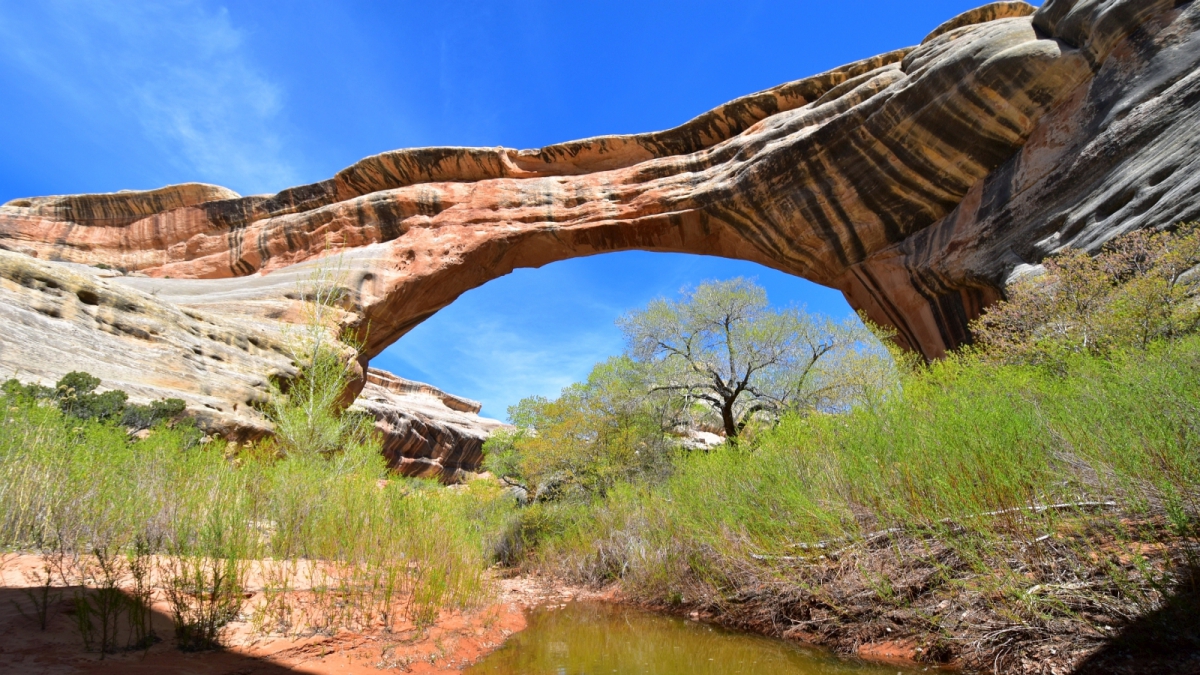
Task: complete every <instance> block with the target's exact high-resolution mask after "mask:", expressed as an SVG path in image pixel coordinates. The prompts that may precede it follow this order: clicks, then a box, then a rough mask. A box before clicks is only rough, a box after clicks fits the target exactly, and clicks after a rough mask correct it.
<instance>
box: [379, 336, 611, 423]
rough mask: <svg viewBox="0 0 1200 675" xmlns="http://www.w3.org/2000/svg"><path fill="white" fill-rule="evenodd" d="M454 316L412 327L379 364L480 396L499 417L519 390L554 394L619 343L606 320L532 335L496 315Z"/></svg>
mask: <svg viewBox="0 0 1200 675" xmlns="http://www.w3.org/2000/svg"><path fill="white" fill-rule="evenodd" d="M461 318H466V317H461ZM461 318H459V317H452V320H449V321H443V322H439V324H438V325H436V326H430V328H432V329H433V330H429V331H423V330H422V329H421V328H420V327H419V328H418V329H417V330H415V331H414V332H413V333H412V334H410V335H408V336H406V337H405V338H404V339H403V340H401V341H400V343H398V344H397V345H396V346H394V347H393V348H391V349H389V350H388V352H387V353H386V357H384V358H383V359H381V361H383V362H381V363H380V364H379V365H380V366H381V367H384V368H395V369H398V370H401V371H402V372H404V373H406V374H408V375H409V376H410V377H414V378H417V379H422V378H425V379H426V380H429V381H432V382H433V383H434V384H437V385H438V386H441V387H444V388H446V389H449V390H450V391H453V392H454V393H457V394H462V395H465V396H469V397H471V398H475V399H478V400H480V401H483V403H484V411H483V413H484V414H485V415H488V416H491V417H497V418H504V417H505V416H506V414H507V410H508V407H509V406H511V405H513V404H515V403H516V402H517V401H519V400H520V399H521V398H524V397H525V396H533V395H541V396H547V397H549V398H554V397H556V396H557V395H558V394H559V392H560V391H562V389H563V388H564V387H566V386H568V385H570V384H571V383H573V382H577V381H579V380H582V379H584V378H585V377H586V376H587V374H588V373H589V372H590V371H591V369H592V366H594V365H595V364H596V363H598V362H600V361H603V360H604V359H605V358H607V357H608V356H611V355H613V354H616V353H619V352H620V351H621V347H622V344H621V339H620V336H619V334H618V333H617V332H616V331H615V329H613V328H612V327H611V324H609V325H605V324H601V325H596V326H588V327H583V326H578V325H575V326H563V327H559V326H555V327H554V330H550V331H545V332H541V333H540V334H539V333H535V332H532V331H529V330H528V329H526V328H525V327H524V326H519V325H513V324H512V323H509V322H506V321H504V320H503V319H499V318H497V317H486V318H484V320H483V321H480V320H478V317H471V318H467V320H465V321H463V320H453V319H461ZM472 319H474V320H472Z"/></svg>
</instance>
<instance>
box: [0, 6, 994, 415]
mask: <svg viewBox="0 0 1200 675" xmlns="http://www.w3.org/2000/svg"><path fill="white" fill-rule="evenodd" d="M978 4H983V0H925V1H923V2H908V3H897V2H894V0H890V1H889V0H858V1H854V0H841V1H838V2H830V1H828V0H825V1H822V2H810V1H806V0H778V1H777V0H740V1H738V2H708V1H705V0H686V1H685V0H680V1H675V0H669V1H662V2H655V1H653V0H638V1H636V2H627V1H616V0H614V1H611V2H586V1H584V0H579V1H574V0H572V1H567V2H563V1H561V0H559V1H555V2H551V1H542V0H513V1H494V2H483V1H454V0H444V1H442V2H428V1H427V0H425V1H422V2H406V1H390V2H346V1H344V2H337V3H332V2H330V3H318V2H311V1H307V0H292V1H290V2H260V1H254V2H208V1H204V0H163V1H161V2H154V3H149V2H147V3H139V2H135V1H133V0H81V1H72V2H67V1H59V0H38V2H29V1H28V0H0V91H3V92H4V96H3V99H2V101H3V103H2V107H0V115H3V124H0V202H4V201H8V200H10V199H14V198H17V197H28V196H35V195H46V194H63V193H79V192H101V191H112V190H120V189H147V188H154V187H159V186H162V185H166V184H170V183H180V182H185V181H203V182H210V183H217V184H220V185H224V186H226V187H230V188H232V189H234V190H237V191H238V192H241V193H242V194H256V193H267V192H275V191H277V190H279V189H281V188H284V187H288V186H291V185H297V184H301V183H308V182H313V181H317V180H321V179H324V178H328V177H329V176H332V175H333V174H334V173H335V172H336V171H338V170H339V169H341V168H343V167H345V166H347V165H349V164H351V163H353V162H355V161H357V160H358V159H360V158H362V157H365V156H368V155H372V154H375V153H378V152H382V151H385V150H390V149H394V148H401V147H415V146H427V145H478V146H496V145H504V146H508V147H516V148H533V147H540V146H543V145H547V144H550V143H555V142H560V141H566V140H571V139H576V138H583V137H587V136H594V135H599V134H609V133H635V132H642V131H652V130H656V129H664V128H668V127H672V126H675V125H677V124H679V123H681V122H684V121H686V120H687V119H689V118H691V117H693V116H695V115H697V114H699V113H702V112H704V111H705V110H708V109H709V108H712V107H714V106H716V105H719V104H721V103H723V102H725V101H727V100H729V99H732V98H736V97H738V96H741V95H743V94H747V93H750V92H753V91H757V90H760V89H765V88H767V87H771V86H774V85H776V84H779V83H782V82H786V81H788V80H794V79H798V78H801V77H805V76H807V75H812V74H815V73H818V72H821V71H823V70H827V69H829V68H832V67H835V66H838V65H841V64H843V63H846V62H849V61H853V60H856V59H859V58H863V57H866V56H871V55H874V54H878V53H880V52H884V51H888V50H891V49H895V48H897V47H903V46H906V45H912V44H916V43H918V42H919V41H920V40H921V38H922V37H924V36H925V35H926V34H927V33H928V32H929V31H930V30H932V29H933V28H934V27H936V26H937V25H938V24H939V23H941V22H942V21H944V20H946V19H949V18H950V17H952V16H954V15H955V14H957V13H959V12H961V11H964V10H966V9H969V8H971V7H973V6H976V5H978ZM734 276H748V277H755V278H757V279H758V281H759V283H761V284H763V285H764V286H766V288H767V292H768V295H769V297H770V299H771V301H772V302H773V303H776V304H780V305H783V304H791V303H796V304H804V305H807V307H808V308H809V310H810V311H817V312H823V313H826V314H832V315H835V316H843V315H845V314H848V313H849V311H850V310H849V307H848V306H847V305H846V303H845V301H844V300H843V299H842V297H841V295H840V294H839V293H837V292H834V291H830V290H829V289H825V288H821V287H819V286H815V285H814V284H811V283H808V282H805V281H803V280H800V279H796V278H794V277H789V276H787V275H784V274H781V273H778V272H774V271H772V270H768V269H766V268H763V267H759V266H757V265H753V264H750V263H742V262H738V261H729V260H722V259H716V258H706V257H698V256H683V255H667V254H650V253H640V252H629V253H615V254H608V255H603V256H596V257H591V258H580V259H576V260H570V261H564V262H559V263H555V264H552V265H548V266H546V267H543V268H541V269H537V270H518V271H517V272H515V273H513V274H511V275H509V276H507V277H504V278H501V279H497V280H495V281H492V282H490V283H489V284H487V285H485V286H483V287H481V288H478V289H475V290H473V291H470V292H468V293H467V294H465V295H464V296H462V297H461V298H460V299H459V300H458V301H457V302H456V303H454V304H453V305H451V306H450V307H448V308H447V309H446V310H444V311H442V312H440V313H439V314H437V315H436V316H434V317H433V318H431V319H430V320H428V321H426V322H425V323H424V324H422V325H421V326H418V327H417V328H416V329H415V330H414V331H413V332H412V333H410V334H409V335H407V336H406V337H404V338H403V339H402V340H401V341H399V342H397V343H396V344H395V345H393V346H392V347H391V348H389V349H388V350H387V351H386V352H385V353H384V354H382V355H381V356H380V357H378V358H377V359H376V360H375V362H374V365H377V366H379V367H382V368H386V369H388V370H392V371H393V372H396V373H397V374H400V375H403V376H406V377H411V378H414V379H420V380H424V381H426V382H430V383H432V384H435V385H437V386H440V387H442V388H444V389H446V390H448V391H451V392H454V393H457V394H461V395H464V396H468V397H471V398H475V399H478V400H481V401H483V403H484V413H485V414H489V415H491V416H494V417H500V418H503V417H504V416H505V414H506V413H505V411H506V408H507V406H509V405H511V404H512V403H515V402H516V401H517V400H518V399H520V398H521V397H522V396H526V395H529V394H543V395H550V396H552V395H554V394H556V393H557V392H558V390H559V389H561V388H562V387H563V386H565V385H566V384H569V383H570V382H573V381H576V380H579V379H581V378H583V377H584V376H586V374H587V372H588V370H589V369H590V367H591V366H592V364H594V363H595V362H597V361H599V360H601V359H603V358H604V357H606V356H608V355H611V354H614V353H617V352H619V351H620V350H621V348H622V343H621V336H620V334H619V332H618V331H617V330H616V327H615V326H614V324H613V321H614V320H615V319H616V317H617V316H619V315H620V314H622V313H624V312H626V311H629V310H631V309H634V308H636V307H638V306H640V305H643V304H645V303H646V302H647V301H648V300H650V299H652V298H654V297H657V296H662V295H673V294H675V293H677V292H678V291H679V289H680V288H681V287H683V286H688V285H695V284H697V283H700V282H701V281H703V280H706V279H724V278H730V277H734Z"/></svg>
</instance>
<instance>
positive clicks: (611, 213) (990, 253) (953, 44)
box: [0, 0, 1200, 405]
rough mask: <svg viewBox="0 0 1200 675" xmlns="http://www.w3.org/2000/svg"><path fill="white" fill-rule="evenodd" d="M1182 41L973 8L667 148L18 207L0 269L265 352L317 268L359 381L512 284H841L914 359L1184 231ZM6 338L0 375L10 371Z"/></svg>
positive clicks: (13, 353)
mask: <svg viewBox="0 0 1200 675" xmlns="http://www.w3.org/2000/svg"><path fill="white" fill-rule="evenodd" d="M1198 26H1200V9H1197V8H1196V7H1195V5H1194V3H1192V2H1175V1H1174V0H1048V1H1047V2H1046V3H1045V4H1044V5H1043V6H1042V7H1041V8H1040V9H1035V8H1034V7H1032V6H1030V5H1027V4H1025V3H1022V2H1001V3H993V4H991V5H987V6H985V7H981V8H979V9H976V10H972V11H971V12H967V13H966V14H964V15H962V16H959V17H956V18H954V19H952V20H951V21H948V22H947V23H946V24H944V25H943V26H941V27H939V28H938V29H937V30H936V31H934V33H932V34H931V35H930V36H929V37H928V38H927V39H926V40H925V41H924V42H923V43H922V44H921V45H919V46H916V47H913V48H909V49H903V50H899V51H896V52H891V53H888V54H884V55H881V56H878V57H875V58H872V59H867V60H864V61H860V62H857V63H853V64H850V65H847V66H844V67H842V68H838V69H836V70H833V71H830V72H828V73H824V74H821V75H817V76H815V77H810V78H807V79H803V80H798V81H796V82H791V83H787V84H783V85H780V86H778V87H776V88H774V89H770V90H767V91H764V92H760V93H757V94H752V95H749V96H746V97H744V98H741V99H738V100H735V101H732V102H730V103H728V104H726V105H724V106H721V107H719V108H717V109H715V110H713V111H710V112H708V113H706V114H704V115H701V116H700V117H697V118H696V119H694V120H692V121H690V122H688V123H686V124H684V125H682V126H680V127H677V128H675V129H671V130H668V131H662V132H656V133H648V134H642V135H631V136H607V137H599V138H592V139H587V140H582V141H576V142H572V143H565V144H562V145H555V146H549V147H546V148H542V149H540V150H522V151H517V150H510V149H506V148H425V149H416V150H399V151H395V152H389V153H384V154H382V155H378V156H375V157H370V158H368V159H365V160H363V161H361V162H359V163H358V164H355V165H354V166H352V167H349V168H348V169H346V170H344V171H342V172H340V173H339V174H338V175H336V176H334V177H333V178H331V179H329V180H326V181H323V182H321V183H316V184H313V185H306V186H301V187H297V188H292V189H289V190H285V191H284V192H281V193H279V194H276V195H271V196H255V197H240V196H237V195H236V194H233V193H232V192H230V191H228V190H225V189H223V188H218V187H214V186H208V185H198V184H190V185H182V186H172V187H167V188H162V189H160V190H154V191H150V192H122V193H114V194H107V195H77V196H65V197H43V198H31V199H21V200H15V201H12V202H9V203H8V204H6V205H5V206H3V207H0V247H2V248H4V249H7V250H9V251H11V252H15V253H14V254H24V256H32V257H36V258H37V259H38V262H39V263H41V262H42V261H65V262H71V263H84V264H88V265H96V264H100V263H102V264H104V265H107V266H109V267H111V268H113V269H119V270H123V271H124V272H125V274H123V275H117V276H115V277H114V278H113V279H111V280H110V281H109V282H108V283H112V284H116V285H120V286H123V287H124V288H126V289H129V290H130V291H136V292H139V293H144V294H146V295H147V296H148V297H153V299H154V301H155V302H161V303H164V304H165V305H167V306H170V307H183V308H187V309H188V310H189V311H193V312H202V313H203V314H204V316H206V317H209V320H211V321H213V322H215V323H221V322H222V321H228V322H229V323H230V324H231V325H233V324H237V325H249V324H253V325H256V326H259V327H260V328H261V329H262V330H268V329H270V330H276V329H275V328H270V327H272V326H276V327H278V326H281V325H286V324H287V323H289V322H296V321H297V320H298V318H297V317H299V316H301V315H302V314H303V312H301V311H300V310H299V309H298V304H300V303H302V302H303V298H302V297H300V295H302V294H300V295H298V294H297V292H296V288H297V286H296V280H297V279H300V278H303V277H304V276H305V275H312V274H314V273H318V272H319V271H320V270H321V269H329V268H335V269H336V270H337V271H338V280H339V283H340V284H341V285H342V286H343V287H344V290H345V293H344V303H343V306H342V307H341V310H342V311H341V313H340V314H339V319H338V320H339V322H340V323H341V327H342V328H343V329H351V330H357V331H359V333H358V334H359V336H360V338H361V339H362V341H363V342H364V347H363V349H362V351H361V354H360V363H362V364H364V365H365V363H366V361H367V360H369V359H370V357H372V356H374V355H376V354H378V353H379V352H380V351H382V350H383V349H384V348H385V347H387V346H388V345H389V344H391V343H392V342H394V341H396V340H397V339H399V338H400V337H401V336H402V335H404V334H405V333H406V332H407V331H409V330H411V329H412V328H413V327H414V326H416V325H417V324H418V323H420V322H421V321H423V320H424V319H426V318H428V317H429V316H431V315H432V314H433V313H435V312H437V311H438V310H439V309H441V308H442V307H445V306H446V305H448V304H449V303H451V302H453V301H454V299H455V298H457V297H458V296H459V295H460V294H462V293H463V292H465V291H467V290H469V289H471V288H475V287H477V286H479V285H482V284H484V283H486V282H487V281H489V280H491V279H494V278H496V277H499V276H502V275H504V274H507V273H509V272H511V271H512V270H513V269H515V268H519V267H537V266H540V265H545V264H547V263H550V262H553V261H557V260H562V259H566V258H571V257H577V256H586V255H593V254H597V253H604V252H608V251H620V250H629V249H641V250H650V251H672V252H685V253H697V254H705V255H718V256H724V257H729V258H739V259H744V260H750V261H754V262H758V263H761V264H763V265H767V266H769V267H772V268H775V269H778V270H782V271H784V272H788V273H791V274H795V275H798V276H802V277H805V278H808V279H811V280H813V281H815V282H817V283H821V284H825V285H827V286H832V287H835V288H838V289H840V290H842V291H843V293H845V295H846V297H847V299H848V300H849V301H850V303H851V305H853V306H854V307H855V308H858V309H861V310H863V311H865V312H866V313H867V314H868V315H869V316H870V317H871V318H872V319H874V320H875V321H877V322H879V323H881V324H885V325H891V326H894V327H895V328H896V329H897V332H898V334H899V337H900V339H901V340H902V341H903V342H904V343H905V344H906V345H907V346H909V347H911V348H913V349H916V350H919V351H920V352H921V353H923V354H924V355H925V356H926V357H928V358H937V357H939V356H941V355H943V354H944V353H945V352H946V350H948V349H952V348H954V347H956V346H959V345H961V344H964V343H966V342H968V341H969V340H970V334H969V331H968V328H967V326H968V322H969V321H970V320H971V319H972V318H974V317H976V316H978V314H979V313H980V311H981V310H982V309H983V308H984V307H985V306H986V305H987V304H988V303H990V302H993V301H995V300H996V299H997V298H999V297H1001V295H1002V292H1003V287H1004V283H1005V280H1006V279H1007V278H1008V277H1009V276H1010V275H1011V274H1012V273H1013V272H1014V271H1016V270H1022V269H1025V268H1026V267H1028V266H1034V265H1037V264H1038V263H1039V261H1040V260H1041V259H1042V258H1043V257H1045V256H1046V255H1047V254H1049V253H1051V252H1053V251H1055V250H1058V249H1060V248H1062V247H1064V246H1076V247H1082V248H1086V249H1088V250H1096V249H1097V248H1099V247H1100V246H1101V245H1103V243H1104V242H1105V241H1107V240H1108V239H1110V238H1112V237H1114V236H1116V235H1119V234H1121V233H1123V232H1125V231H1127V230H1129V229H1132V228H1139V227H1164V226H1169V225H1171V224H1173V223H1174V222H1177V221H1179V220H1185V219H1194V218H1197V217H1200V189H1198V185H1197V183H1198V181H1200V171H1197V170H1196V168H1197V167H1196V166H1195V165H1196V164H1198V163H1200V152H1198V150H1200V148H1198V147H1196V146H1197V145H1200V105H1197V102H1198V99H1200V39H1198V30H1197V28H1198ZM43 264H49V263H43ZM5 283H9V285H10V286H11V285H12V282H5ZM222 317H225V318H222ZM368 327H369V330H367V328H368ZM280 330H285V329H280ZM285 332H286V330H285ZM7 339H8V338H7V337H6V336H5V337H0V346H3V347H4V348H3V349H0V366H4V365H13V364H14V363H15V362H16V361H19V360H20V359H21V358H22V352H21V350H20V348H19V347H15V346H12V345H7V344H5V342H4V341H6V340H7ZM52 339H54V338H52ZM245 367H246V368H251V369H253V368H259V366H255V365H252V364H248V365H246V366H245ZM278 368H282V366H279V367H278ZM278 368H277V369H278ZM254 372H258V373H260V374H261V372H262V370H261V368H260V369H259V370H258V371H254ZM147 377H149V376H147ZM183 389H184V390H186V387H183ZM184 393H187V392H186V391H184ZM238 396H240V394H238ZM185 398H186V397H185ZM232 404H233V402H231V403H230V405H232Z"/></svg>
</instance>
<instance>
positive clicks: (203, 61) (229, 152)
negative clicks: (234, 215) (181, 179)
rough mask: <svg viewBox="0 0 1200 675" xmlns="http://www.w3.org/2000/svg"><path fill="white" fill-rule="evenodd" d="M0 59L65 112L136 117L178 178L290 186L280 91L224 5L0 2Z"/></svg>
mask: <svg viewBox="0 0 1200 675" xmlns="http://www.w3.org/2000/svg"><path fill="white" fill-rule="evenodd" d="M0 40H2V41H3V42H4V45H3V47H2V48H0V58H2V59H5V60H9V61H10V62H11V63H12V65H14V66H16V67H19V68H23V69H26V70H28V71H29V72H30V74H31V75H32V76H34V77H35V78H37V80H38V81H39V82H40V83H42V85H43V87H44V90H45V93H47V94H50V95H52V96H54V97H56V98H58V99H59V100H61V101H62V102H63V103H64V104H66V105H69V106H72V107H73V108H75V110H74V111H73V114H81V115H102V116H111V115H118V116H124V117H126V118H131V119H133V120H135V121H136V124H137V126H138V127H140V129H141V131H142V133H143V134H144V136H145V138H146V139H147V140H149V141H150V142H151V143H152V144H153V145H154V146H155V147H156V148H157V149H158V150H159V152H161V153H162V155H163V157H165V158H170V161H171V162H172V163H174V164H175V167H176V169H179V170H180V172H181V173H183V174H184V175H189V176H194V179H195V180H205V181H209V182H217V183H222V184H225V185H228V186H229V187H232V188H234V189H236V190H239V191H243V192H263V191H274V190H278V189H280V188H282V187H285V186H287V185H291V184H293V183H294V181H295V179H296V173H297V172H296V170H295V168H294V166H293V164H292V162H290V161H289V158H288V156H287V152H286V148H285V145H284V139H283V138H282V136H281V132H280V130H281V128H283V127H284V126H285V120H284V119H283V115H282V111H283V98H284V95H283V91H282V90H281V88H280V87H279V86H278V85H276V84H274V83H273V82H272V81H271V80H270V78H269V77H268V76H267V75H265V74H264V73H263V72H262V71H261V69H259V68H258V67H256V66H255V64H254V61H253V58H252V57H251V55H250V51H249V49H248V45H247V38H246V35H245V34H244V33H243V32H242V31H241V30H239V29H238V28H237V27H236V26H235V25H234V24H233V23H232V21H231V19H230V16H229V13H228V11H227V10H225V9H210V8H208V7H206V6H205V5H203V4H202V3H200V2H196V1H193V0H175V1H174V2H163V3H154V4H151V3H134V2H124V1H117V0H42V1H41V2H39V3H29V4H24V3H22V5H21V6H19V7H18V6H15V3H14V5H6V4H0Z"/></svg>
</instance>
